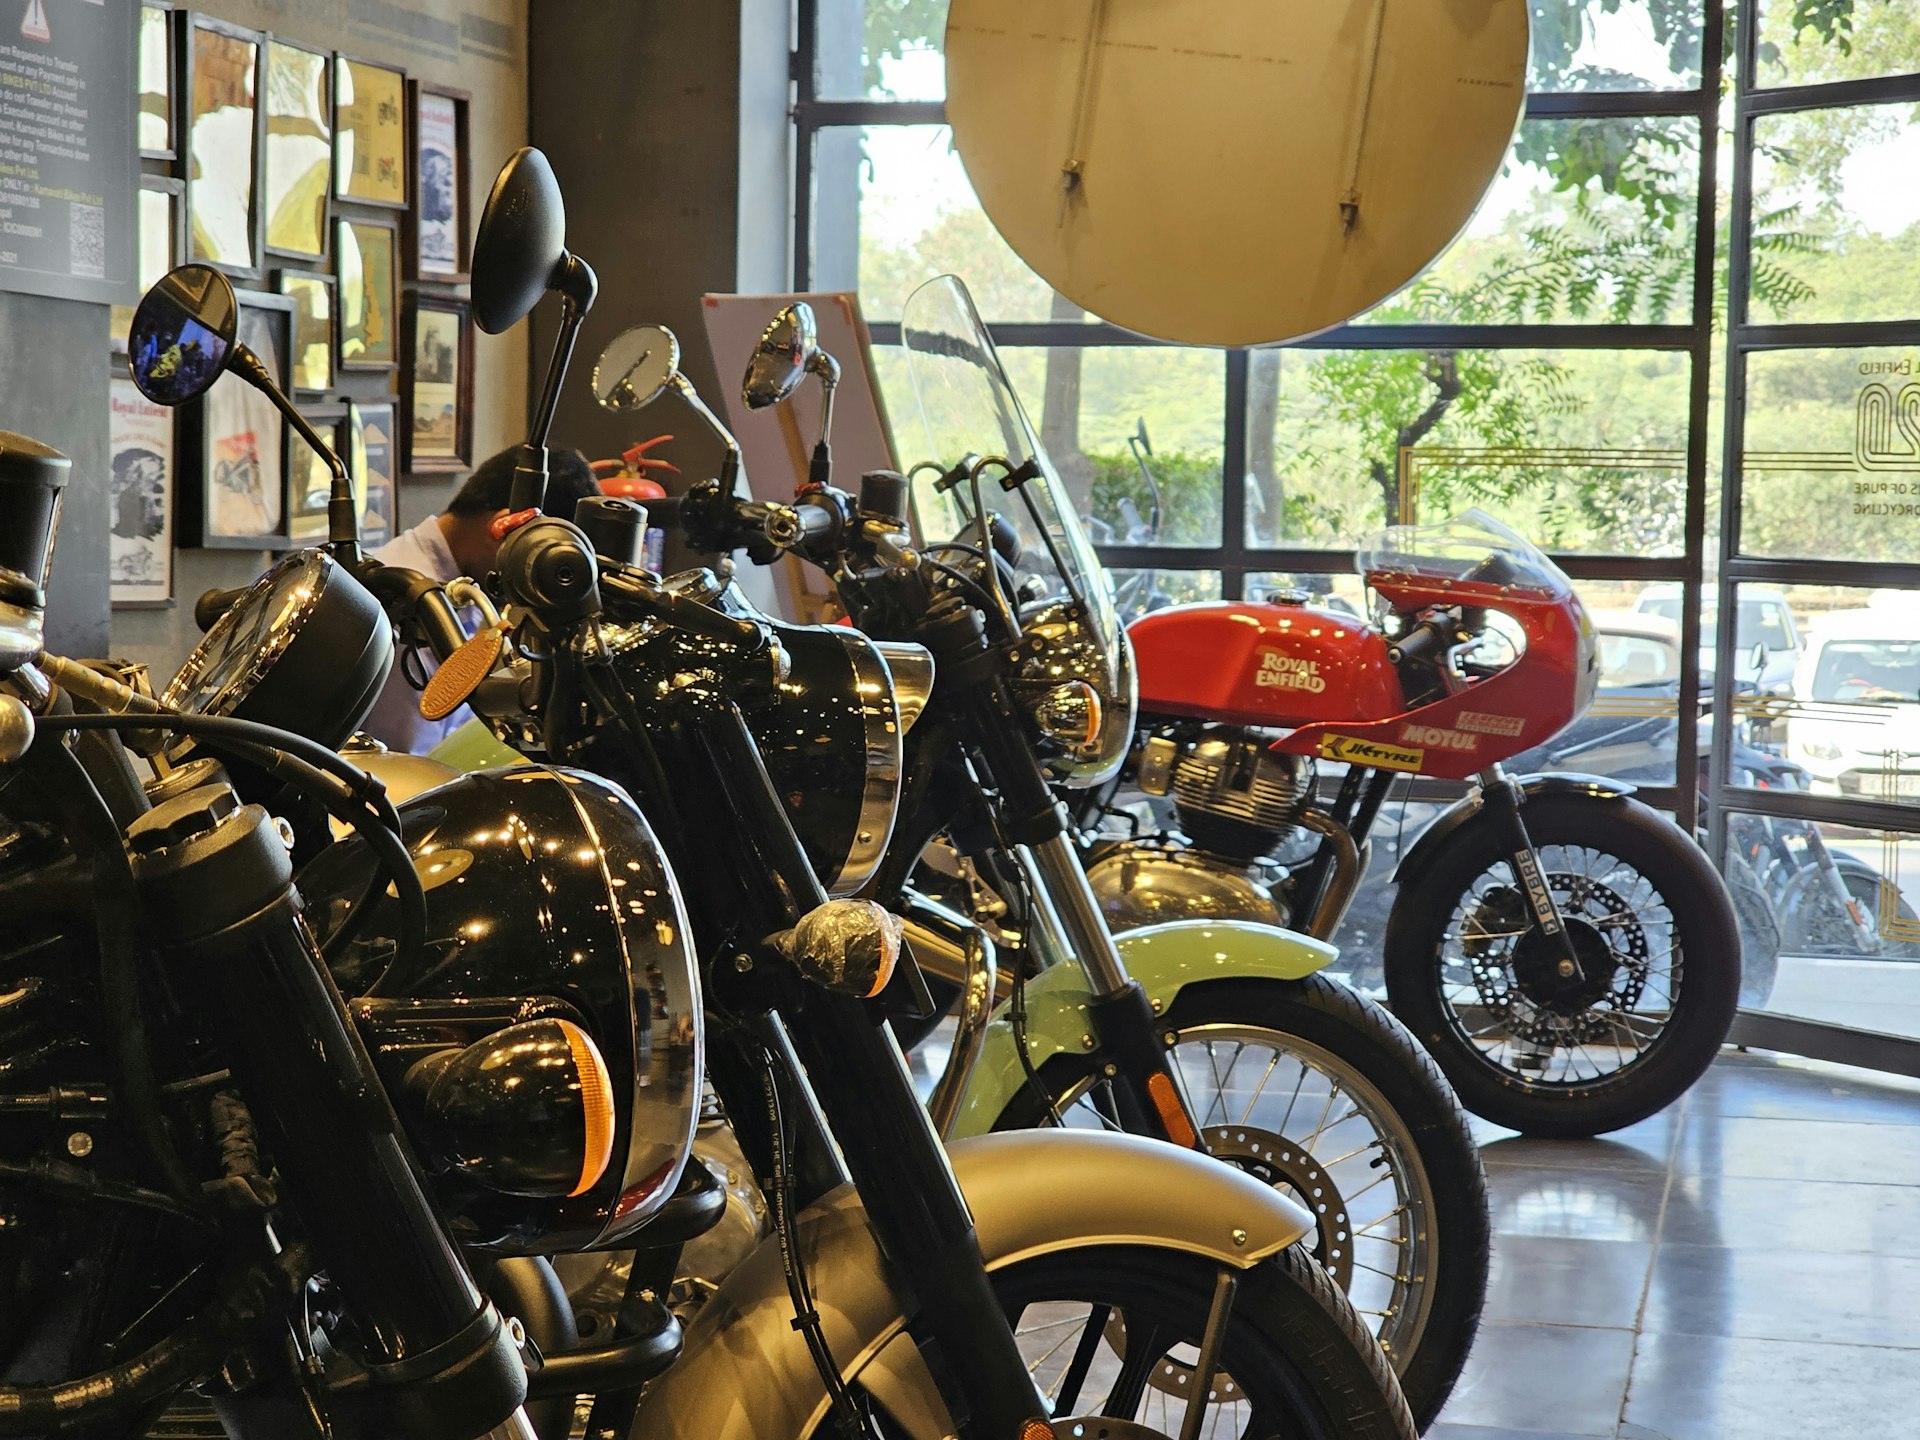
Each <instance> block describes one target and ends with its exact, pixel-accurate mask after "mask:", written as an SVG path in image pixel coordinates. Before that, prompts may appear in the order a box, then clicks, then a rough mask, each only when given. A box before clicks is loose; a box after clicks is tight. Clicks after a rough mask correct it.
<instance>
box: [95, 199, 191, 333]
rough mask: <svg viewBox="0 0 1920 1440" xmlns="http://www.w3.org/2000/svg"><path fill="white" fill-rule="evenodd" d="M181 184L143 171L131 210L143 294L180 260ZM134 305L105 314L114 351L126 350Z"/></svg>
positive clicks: (182, 237)
mask: <svg viewBox="0 0 1920 1440" xmlns="http://www.w3.org/2000/svg"><path fill="white" fill-rule="evenodd" d="M183 189H184V187H183V186H182V185H181V183H180V182H179V181H178V180H169V179H167V178H166V177H165V176H161V175H142V176H141V177H140V193H139V196H138V199H137V201H136V204H135V206H134V212H133V223H134V226H135V227H136V231H137V233H136V234H135V236H134V242H133V253H134V266H135V269H134V278H135V279H136V280H137V281H138V282H139V285H140V293H141V294H142V295H144V294H146V292H147V291H148V290H149V289H150V288H152V286H153V285H154V283H155V282H156V281H158V280H159V279H160V277H161V276H162V275H165V274H166V273H167V271H169V270H171V269H172V268H173V267H174V266H175V265H178V264H179V263H180V256H181V253H182V251H183V249H184V248H185V243H186V236H185V232H184V227H183V225H182V223H181V222H182V221H183V220H184V219H185V216H186V208H185V206H184V205H183V204H182V202H181V193H182V190H183ZM133 311H134V307H133V306H131V305H115V306H114V307H113V308H112V310H111V312H110V313H109V316H108V334H109V337H110V338H111V340H112V343H113V352H114V354H116V355H124V354H126V352H127V330H128V327H129V326H131V325H132V324H133Z"/></svg>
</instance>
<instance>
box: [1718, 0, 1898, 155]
mask: <svg viewBox="0 0 1920 1440" xmlns="http://www.w3.org/2000/svg"><path fill="white" fill-rule="evenodd" d="M1755 3H1756V4H1757V5H1758V6H1759V10H1760V34H1759V40H1760V65H1759V73H1758V76H1757V77H1756V78H1757V80H1758V82H1759V83H1760V84H1761V85H1766V86H1773V85H1813V84H1818V83H1821V82H1823V81H1828V80H1865V79H1868V78H1870V77H1872V76H1875V75H1908V74H1912V73H1914V72H1916V71H1920V11H1916V10H1915V9H1914V7H1913V6H1912V5H1911V4H1909V3H1907V0H1839V3H1833V0H1827V3H1808V0H1755ZM1909 173H1910V172H1909Z"/></svg>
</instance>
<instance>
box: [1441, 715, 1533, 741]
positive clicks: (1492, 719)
mask: <svg viewBox="0 0 1920 1440" xmlns="http://www.w3.org/2000/svg"><path fill="white" fill-rule="evenodd" d="M1454 724H1456V725H1458V726H1459V727H1460V728H1461V729H1462V730H1476V731H1478V732H1479V733H1480V734H1482V735H1518V734H1519V733H1520V732H1521V731H1522V730H1525V729H1526V728H1527V722H1526V721H1525V720H1522V719H1521V718H1520V717H1519V716H1518V715H1488V714H1486V713H1485V712H1484V711H1480V710H1462V711H1461V712H1460V715H1459V718H1457V719H1456V720H1455V721H1454Z"/></svg>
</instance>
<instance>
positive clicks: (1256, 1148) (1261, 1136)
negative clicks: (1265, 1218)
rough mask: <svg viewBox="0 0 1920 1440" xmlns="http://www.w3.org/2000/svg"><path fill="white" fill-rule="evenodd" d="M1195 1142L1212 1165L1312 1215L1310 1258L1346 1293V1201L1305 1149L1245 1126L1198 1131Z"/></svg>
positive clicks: (1349, 1274)
mask: <svg viewBox="0 0 1920 1440" xmlns="http://www.w3.org/2000/svg"><path fill="white" fill-rule="evenodd" d="M1201 1138H1202V1139H1203V1140H1204V1141H1205V1143H1206V1147H1207V1153H1208V1154H1209V1155H1211V1156H1213V1157H1214V1158H1215V1159H1216V1160H1225V1161H1227V1162H1229V1163H1230V1164H1233V1165H1237V1166H1239V1167H1240V1169H1242V1170H1244V1171H1246V1172H1247V1174H1249V1175H1252V1176H1253V1177H1254V1178H1255V1179H1258V1180H1261V1181H1264V1182H1265V1183H1266V1184H1268V1185H1270V1186H1274V1187H1276V1188H1278V1187H1282V1186H1284V1187H1285V1188H1287V1189H1289V1190H1291V1191H1292V1192H1293V1197H1294V1199H1296V1200H1298V1201H1299V1202H1300V1203H1301V1204H1302V1205H1304V1206H1306V1207H1307V1209H1309V1210H1310V1211H1312V1212H1313V1224H1314V1230H1315V1232H1316V1240H1315V1243H1314V1247H1313V1258H1314V1259H1316V1260H1318V1261H1319V1262H1320V1266H1321V1268H1322V1269H1324V1270H1325V1271H1326V1272H1327V1273H1328V1274H1329V1275H1331V1276H1332V1277H1333V1283H1334V1284H1336V1285H1338V1286H1339V1287H1340V1288H1341V1289H1342V1290H1345V1289H1347V1288H1348V1286H1349V1285H1350V1284H1351V1283H1352V1280H1353V1245H1352V1227H1351V1226H1350V1225H1349V1224H1348V1221H1347V1202H1346V1198H1345V1197H1344V1196H1342V1195H1341V1193H1340V1187H1339V1186H1337V1185H1335V1184H1334V1183H1333V1181H1332V1179H1331V1178H1329V1177H1328V1175H1327V1172H1326V1171H1324V1170H1322V1169H1321V1168H1320V1166H1319V1163H1318V1162H1317V1161H1315V1160H1314V1158H1313V1156H1312V1155H1310V1154H1309V1153H1308V1152H1307V1150H1306V1147H1305V1146H1303V1145H1300V1144H1297V1143H1296V1142H1294V1141H1292V1140H1289V1139H1287V1137H1286V1136H1284V1135H1276V1134H1274V1133H1273V1132H1272V1131H1271V1130H1256V1129H1254V1128H1252V1127H1251V1126H1247V1125H1216V1126H1214V1127H1213V1128H1212V1129H1210V1130H1206V1131H1203V1132H1202V1136H1201Z"/></svg>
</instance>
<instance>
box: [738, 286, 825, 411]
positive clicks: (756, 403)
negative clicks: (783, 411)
mask: <svg viewBox="0 0 1920 1440" xmlns="http://www.w3.org/2000/svg"><path fill="white" fill-rule="evenodd" d="M819 348H820V327H819V326H818V325H817V324H816V323H815V321H814V318H813V307H812V306H811V305H809V304H807V302H806V301H804V300H796V301H795V302H794V303H793V304H791V305H789V306H787V307H786V308H785V309H784V310H782V311H781V312H780V313H779V314H778V315H776V316H774V317H773V319H772V321H771V322H770V323H769V324H768V325H767V328H766V329H765V330H763V331H761V332H760V343H759V344H758V345H756V346H754V347H753V358H752V359H750V360H749V361H747V378H746V379H745V380H744V381H742V382H741V385H740V395H741V398H742V399H744V400H745V401H746V402H747V408H748V409H749V410H764V409H766V408H767V406H769V405H778V404H779V403H780V402H781V401H782V400H784V399H786V398H787V397H788V396H789V395H791V394H793V392H794V389H795V387H797V386H798V385H799V384H800V381H801V380H802V379H803V378H804V377H805V375H806V373H807V363H808V362H809V361H810V360H812V359H813V357H814V354H815V352H816V351H818V349H819Z"/></svg>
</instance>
